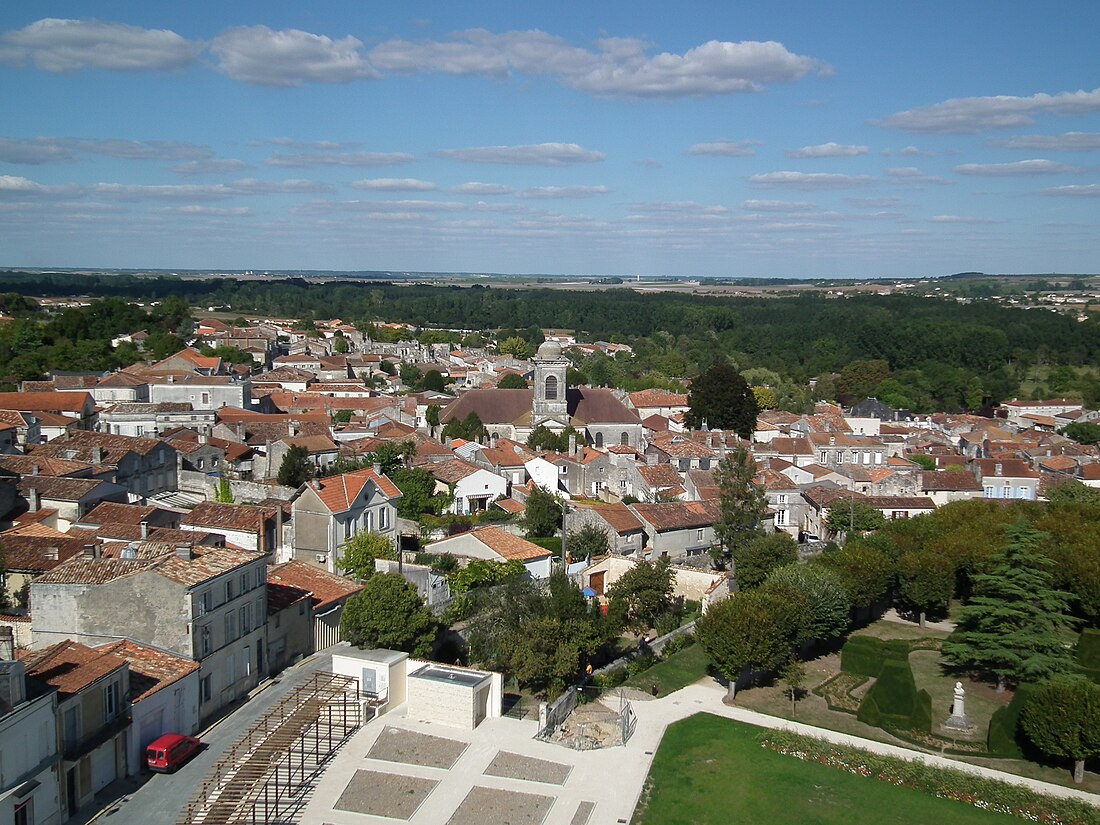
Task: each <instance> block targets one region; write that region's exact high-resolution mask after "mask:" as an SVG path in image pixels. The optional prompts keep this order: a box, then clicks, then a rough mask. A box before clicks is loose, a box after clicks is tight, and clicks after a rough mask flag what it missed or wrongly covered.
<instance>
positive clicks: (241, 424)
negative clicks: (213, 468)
mask: <svg viewBox="0 0 1100 825" xmlns="http://www.w3.org/2000/svg"><path fill="white" fill-rule="evenodd" d="M237 440H238V441H239V442H241V443H242V444H244V443H245V438H244V422H243V421H238V422H237Z"/></svg>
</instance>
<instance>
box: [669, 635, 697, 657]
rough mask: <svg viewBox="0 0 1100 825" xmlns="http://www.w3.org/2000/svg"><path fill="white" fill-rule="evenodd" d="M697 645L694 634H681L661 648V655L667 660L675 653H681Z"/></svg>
mask: <svg viewBox="0 0 1100 825" xmlns="http://www.w3.org/2000/svg"><path fill="white" fill-rule="evenodd" d="M693 644H695V634H694V633H681V634H680V635H679V636H673V637H672V638H671V639H669V640H668V641H667V642H665V645H664V647H662V648H661V655H662V656H664V657H665V658H666V659H667V658H668V657H669V656H671V655H672V654H674V653H679V652H680V651H681V650H683V649H684V648H686V647H691V646H692V645H693Z"/></svg>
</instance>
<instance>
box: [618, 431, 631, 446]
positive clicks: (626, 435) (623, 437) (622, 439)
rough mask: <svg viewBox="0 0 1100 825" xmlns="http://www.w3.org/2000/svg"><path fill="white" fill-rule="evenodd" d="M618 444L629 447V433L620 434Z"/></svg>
mask: <svg viewBox="0 0 1100 825" xmlns="http://www.w3.org/2000/svg"><path fill="white" fill-rule="evenodd" d="M619 444H620V445H621V446H623V447H629V446H630V434H629V433H623V434H622V435H620V436H619Z"/></svg>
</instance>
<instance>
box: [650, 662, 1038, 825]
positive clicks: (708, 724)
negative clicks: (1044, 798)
mask: <svg viewBox="0 0 1100 825" xmlns="http://www.w3.org/2000/svg"><path fill="white" fill-rule="evenodd" d="M685 652H686V651H685ZM759 733H760V729H759V728H754V727H752V726H750V725H745V724H742V723H740V722H735V721H733V720H731V719H724V718H722V717H719V716H712V715H710V714H706V713H700V714H697V715H695V716H692V717H690V718H688V719H684V720H682V721H680V722H676V723H675V724H673V725H670V726H669V728H668V730H667V731H666V732H665V736H664V739H663V740H662V741H661V746H660V748H658V750H657V754H656V756H655V757H654V759H653V765H652V767H651V768H650V772H649V778H648V779H647V782H646V790H645V792H643V795H642V801H641V803H640V804H639V806H638V811H637V812H636V813H635V815H634V819H633V822H634V825H711V823H713V824H714V825H727V823H730V822H757V823H768V824H769V825H787V823H790V825H801V824H802V823H811V822H812V823H815V825H834V823H835V825H851V823H852V822H854V821H859V822H873V823H875V825H923V824H924V823H928V822H950V823H952V825H1009V823H1012V822H1019V821H1020V820H1018V819H1017V818H1015V817H1012V816H1008V815H1006V814H995V813H990V812H989V811H983V810H980V809H978V808H974V807H971V806H969V805H965V804H963V803H961V802H952V801H950V800H946V799H938V798H936V797H934V796H930V795H928V794H925V793H922V792H920V791H915V790H912V789H909V788H899V787H897V786H895V785H890V784H888V783H886V782H882V781H880V780H877V779H867V778H864V777H859V776H853V775H851V774H848V773H845V772H844V771H842V770H839V769H837V768H830V767H826V766H824V765H818V764H813V763H807V762H802V761H800V760H798V759H796V758H794V757H791V756H784V755H782V754H778V753H775V752H774V751H769V750H765V749H764V748H762V747H760V745H759V744H757V742H756V737H757V735H758V734H759Z"/></svg>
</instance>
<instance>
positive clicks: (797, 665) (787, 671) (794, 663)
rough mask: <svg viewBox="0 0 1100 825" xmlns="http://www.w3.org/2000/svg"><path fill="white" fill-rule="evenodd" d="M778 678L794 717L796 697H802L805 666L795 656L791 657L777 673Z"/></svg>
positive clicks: (804, 683) (804, 682)
mask: <svg viewBox="0 0 1100 825" xmlns="http://www.w3.org/2000/svg"><path fill="white" fill-rule="evenodd" d="M779 678H780V679H782V680H783V684H784V686H785V692H786V694H787V696H789V697H790V700H791V716H794V714H795V710H796V707H795V706H796V703H797V702H798V697H799V696H801V695H802V693H803V688H804V687H805V685H806V665H805V664H804V663H803V662H801V661H800V660H799V658H798V657H797V656H793V655H792V656H791V657H790V658H789V659H787V664H785V665H783V669H782V670H780V671H779Z"/></svg>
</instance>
